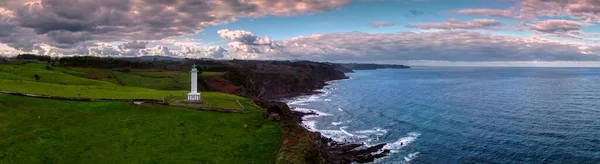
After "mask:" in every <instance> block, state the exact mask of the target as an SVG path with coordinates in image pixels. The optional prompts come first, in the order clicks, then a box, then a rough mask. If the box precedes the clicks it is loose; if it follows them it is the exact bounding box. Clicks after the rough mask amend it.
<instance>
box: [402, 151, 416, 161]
mask: <svg viewBox="0 0 600 164" xmlns="http://www.w3.org/2000/svg"><path fill="white" fill-rule="evenodd" d="M418 155H419V152H414V153H410V154H408V155H407V156H406V157H404V163H408V162H410V161H412V160H413V159H415V158H417V156H418Z"/></svg>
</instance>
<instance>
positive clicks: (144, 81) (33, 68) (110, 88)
mask: <svg viewBox="0 0 600 164" xmlns="http://www.w3.org/2000/svg"><path fill="white" fill-rule="evenodd" d="M44 66H45V64H26V65H6V64H0V90H6V91H13V92H21V93H30V94H42V95H49V96H61V97H85V98H113V99H156V100H162V99H163V98H164V97H166V96H168V95H174V96H179V97H183V96H185V95H186V94H187V93H188V92H189V91H187V90H159V89H150V88H160V87H161V86H168V85H171V84H172V83H158V82H156V81H154V80H153V79H154V78H149V77H142V76H138V75H129V74H125V73H122V74H119V75H117V76H118V77H119V78H122V79H125V80H123V81H126V82H130V83H132V84H138V86H120V85H118V84H117V83H116V81H115V80H112V79H106V78H104V77H108V72H107V71H108V70H106V71H103V70H100V69H93V68H68V69H67V68H60V67H56V68H55V70H46V69H45V68H44ZM35 74H38V75H40V77H41V78H40V80H39V81H36V80H35V79H34V78H33V75H35ZM90 74H93V75H94V76H96V77H100V79H99V80H92V79H87V78H85V77H88V76H89V75H90ZM180 76H182V77H180ZM177 78H181V79H182V80H185V81H189V76H183V75H177ZM186 78H187V79H186ZM165 79H166V78H165ZM159 81H160V80H159ZM142 86H145V87H147V88H144V87H142ZM186 86H188V87H189V84H186ZM202 97H203V98H205V101H206V102H211V101H215V103H214V104H216V106H213V107H224V108H231V107H236V106H237V107H239V106H238V105H237V103H236V102H235V101H223V100H212V99H245V98H242V97H239V96H235V95H230V94H224V93H218V92H202Z"/></svg>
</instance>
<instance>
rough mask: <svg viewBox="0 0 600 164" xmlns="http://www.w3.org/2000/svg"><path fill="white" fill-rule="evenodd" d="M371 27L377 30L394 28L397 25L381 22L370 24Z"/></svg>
mask: <svg viewBox="0 0 600 164" xmlns="http://www.w3.org/2000/svg"><path fill="white" fill-rule="evenodd" d="M369 25H370V26H371V27H375V28H377V27H388V26H394V25H396V23H394V22H387V21H380V22H371V23H369Z"/></svg>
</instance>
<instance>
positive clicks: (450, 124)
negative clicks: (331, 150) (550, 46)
mask: <svg viewBox="0 0 600 164" xmlns="http://www.w3.org/2000/svg"><path fill="white" fill-rule="evenodd" d="M347 76H349V77H350V79H346V80H338V81H331V82H329V85H328V86H326V87H325V88H324V89H322V90H320V91H321V92H322V93H321V94H315V95H307V96H300V97H296V98H293V99H289V100H287V103H288V104H289V105H290V106H291V107H293V108H294V110H297V111H315V112H317V113H318V114H319V115H316V116H308V117H305V118H304V121H303V122H302V124H303V125H304V126H305V127H307V128H308V129H310V130H312V131H319V132H321V133H322V134H323V135H325V136H327V137H330V138H332V139H334V140H336V141H340V142H354V143H365V144H366V145H376V144H378V143H387V145H386V147H385V148H386V149H390V150H392V153H391V154H390V156H388V157H385V158H382V159H378V160H377V161H375V162H374V163H600V68H480V67H475V68H469V67H415V68H411V69H381V70H365V71H356V72H355V73H348V74H347Z"/></svg>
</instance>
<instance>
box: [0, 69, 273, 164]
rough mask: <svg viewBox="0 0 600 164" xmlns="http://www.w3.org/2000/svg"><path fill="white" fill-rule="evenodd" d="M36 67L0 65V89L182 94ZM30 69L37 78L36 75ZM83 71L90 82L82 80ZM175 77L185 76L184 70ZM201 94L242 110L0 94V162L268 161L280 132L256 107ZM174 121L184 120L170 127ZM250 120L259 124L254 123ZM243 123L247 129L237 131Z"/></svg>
mask: <svg viewBox="0 0 600 164" xmlns="http://www.w3.org/2000/svg"><path fill="white" fill-rule="evenodd" d="M44 66H45V64H35V63H33V64H26V65H6V64H0V90H7V91H14V92H22V93H31V94H43V95H51V96H62V97H88V98H121V99H136V98H150V99H162V98H163V97H164V96H167V95H170V94H172V95H176V96H178V97H179V96H181V97H183V95H185V94H187V92H188V91H186V90H181V91H165V90H158V89H150V88H152V87H156V86H158V85H155V86H148V87H150V88H143V87H134V86H120V85H118V84H117V82H116V81H115V80H114V79H111V78H108V76H109V74H108V70H101V69H93V68H61V67H55V68H54V70H45V69H44ZM34 74H39V75H40V77H41V79H40V80H39V81H36V80H35V79H34V78H33V75H34ZM90 74H91V75H93V79H97V80H92V79H89V78H91V77H90ZM126 75H127V74H125V75H124V76H126ZM169 75H172V74H170V73H169ZM177 76H178V77H177V78H181V79H184V80H186V81H188V80H189V75H186V74H178V75H177ZM145 78H147V77H145ZM149 78H152V77H149ZM138 79H141V78H138ZM134 80H135V79H134ZM202 96H203V98H206V99H205V101H209V102H208V103H213V104H219V105H221V106H223V107H232V106H234V105H233V104H235V105H237V103H236V102H235V101H233V100H234V99H237V100H242V101H241V102H242V104H243V105H244V107H245V108H246V109H247V110H248V111H249V113H243V114H242V113H220V112H206V111H195V110H187V109H181V108H173V107H167V106H151V105H142V106H140V107H135V106H130V105H129V104H128V103H124V102H73V101H62V100H49V99H37V98H27V97H16V96H12V95H6V94H0V163H51V162H54V163H74V162H77V163H97V162H99V161H100V162H103V163H126V162H127V163H156V162H160V163H240V162H242V161H243V163H274V160H275V156H276V154H277V150H278V149H279V144H280V140H281V136H280V130H279V126H277V125H276V124H275V123H273V122H269V121H267V120H265V119H264V117H263V116H262V112H263V111H262V110H260V109H257V108H256V107H254V106H251V105H248V103H247V100H246V99H245V98H242V97H238V96H235V95H229V94H224V93H216V92H202ZM211 99H214V100H211ZM210 101H214V102H210ZM38 116H40V119H37V117H38ZM56 116H58V117H57V118H56V119H54V118H55V117H56ZM179 122H184V123H185V126H184V127H178V125H179ZM257 123H261V124H263V127H262V128H260V129H257V128H255V127H254V126H253V125H254V124H257ZM245 124H248V125H250V127H249V128H248V129H245V128H244V127H243V126H244V125H245Z"/></svg>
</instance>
